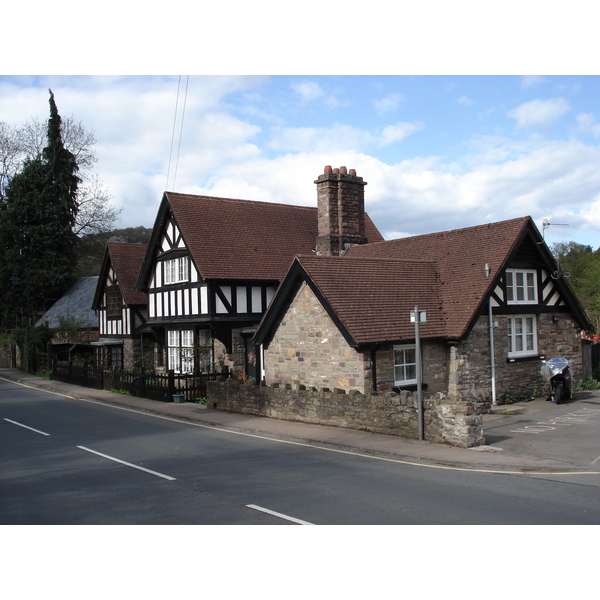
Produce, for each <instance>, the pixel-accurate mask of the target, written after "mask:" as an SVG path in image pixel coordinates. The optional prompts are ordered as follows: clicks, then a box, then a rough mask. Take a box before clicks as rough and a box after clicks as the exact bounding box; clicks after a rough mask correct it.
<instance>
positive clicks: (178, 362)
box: [167, 329, 194, 373]
mask: <svg viewBox="0 0 600 600" xmlns="http://www.w3.org/2000/svg"><path fill="white" fill-rule="evenodd" d="M167 355H168V358H169V369H172V370H173V371H175V372H176V373H193V371H194V332H193V330H191V329H184V330H181V331H180V330H171V331H169V332H168V334H167Z"/></svg>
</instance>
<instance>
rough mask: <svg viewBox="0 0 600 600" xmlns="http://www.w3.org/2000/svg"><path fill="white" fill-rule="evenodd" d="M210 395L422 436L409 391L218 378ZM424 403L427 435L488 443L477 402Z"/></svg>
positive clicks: (264, 409)
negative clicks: (294, 385) (369, 391)
mask: <svg viewBox="0 0 600 600" xmlns="http://www.w3.org/2000/svg"><path fill="white" fill-rule="evenodd" d="M207 396H208V402H209V405H210V404H213V405H216V408H218V409H219V410H225V411H230V412H239V413H245V414H252V415H258V416H264V417H271V418H276V419H283V420H288V421H302V422H305V423H314V424H319V425H332V426H337V427H347V428H350V429H359V430H366V431H372V432H375V433H384V434H388V435H399V436H403V437H407V438H412V439H418V438H419V422H418V405H417V396H416V394H413V393H411V392H406V391H404V392H400V393H394V392H384V393H377V394H361V393H360V392H357V391H355V390H354V391H350V392H349V393H345V392H344V391H343V390H339V389H336V390H333V391H329V390H316V389H314V388H313V389H302V386H300V388H299V389H292V387H291V386H285V387H279V386H277V385H275V386H264V385H241V384H237V383H235V382H232V381H226V382H217V381H215V382H208V390H207ZM423 406H424V411H423V414H424V419H423V422H424V438H425V440H427V441H430V442H438V443H445V444H450V445H453V446H459V447H463V448H468V447H472V446H478V445H481V444H485V438H484V436H483V422H482V416H481V414H478V413H477V410H476V408H475V407H474V405H473V404H472V403H470V402H453V401H451V400H449V399H448V398H447V397H446V396H444V395H443V394H436V395H435V397H429V398H424V400H423Z"/></svg>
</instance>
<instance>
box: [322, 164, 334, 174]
mask: <svg viewBox="0 0 600 600" xmlns="http://www.w3.org/2000/svg"><path fill="white" fill-rule="evenodd" d="M331 171H332V169H331V165H327V166H326V167H325V171H324V172H325V173H331Z"/></svg>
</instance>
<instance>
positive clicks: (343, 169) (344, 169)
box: [340, 167, 347, 175]
mask: <svg viewBox="0 0 600 600" xmlns="http://www.w3.org/2000/svg"><path fill="white" fill-rule="evenodd" d="M340 173H343V174H344V175H345V174H346V173H347V170H346V167H340Z"/></svg>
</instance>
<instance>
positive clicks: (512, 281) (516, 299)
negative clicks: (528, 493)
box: [505, 269, 538, 304]
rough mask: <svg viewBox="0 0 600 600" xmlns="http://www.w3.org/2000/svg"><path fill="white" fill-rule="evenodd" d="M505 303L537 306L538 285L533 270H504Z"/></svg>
mask: <svg viewBox="0 0 600 600" xmlns="http://www.w3.org/2000/svg"><path fill="white" fill-rule="evenodd" d="M505 279H506V303H507V304H537V303H538V289H537V288H538V285H537V279H538V278H537V271H536V270H535V269H506V275H505Z"/></svg>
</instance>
